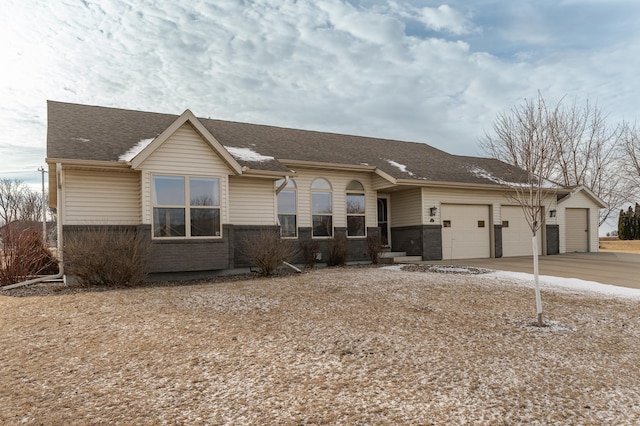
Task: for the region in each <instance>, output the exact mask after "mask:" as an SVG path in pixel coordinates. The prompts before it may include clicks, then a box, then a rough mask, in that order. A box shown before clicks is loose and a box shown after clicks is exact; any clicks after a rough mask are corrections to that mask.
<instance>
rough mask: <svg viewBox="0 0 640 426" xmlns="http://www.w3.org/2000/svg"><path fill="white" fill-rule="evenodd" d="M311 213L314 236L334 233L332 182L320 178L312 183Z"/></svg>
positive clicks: (325, 235)
mask: <svg viewBox="0 0 640 426" xmlns="http://www.w3.org/2000/svg"><path fill="white" fill-rule="evenodd" d="M311 214H312V224H313V234H312V235H313V236H314V237H331V236H332V235H333V200H332V193H331V184H330V183H329V181H328V180H326V179H323V178H318V179H316V180H314V181H313V182H312V183H311Z"/></svg>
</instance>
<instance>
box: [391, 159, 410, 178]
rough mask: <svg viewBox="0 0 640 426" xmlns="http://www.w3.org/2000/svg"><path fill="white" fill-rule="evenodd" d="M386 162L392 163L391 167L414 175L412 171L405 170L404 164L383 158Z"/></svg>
mask: <svg viewBox="0 0 640 426" xmlns="http://www.w3.org/2000/svg"><path fill="white" fill-rule="evenodd" d="M385 161H386V162H387V163H389V164H390V165H392V166H393V167H396V168H398V170H400V171H401V172H403V173H407V174H408V175H409V176H415V174H414V173H412V172H410V171H409V170H407V166H405V165H404V164H400V163H397V162H395V161H393V160H385Z"/></svg>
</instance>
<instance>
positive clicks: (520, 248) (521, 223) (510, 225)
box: [501, 206, 542, 257]
mask: <svg viewBox="0 0 640 426" xmlns="http://www.w3.org/2000/svg"><path fill="white" fill-rule="evenodd" d="M501 218H502V256H504V257H508V256H531V255H532V254H533V248H532V244H531V228H530V227H529V223H528V222H527V219H526V216H525V214H524V211H523V210H522V207H520V206H502V208H501ZM536 237H537V239H538V254H542V230H541V229H540V230H538V233H537V235H536Z"/></svg>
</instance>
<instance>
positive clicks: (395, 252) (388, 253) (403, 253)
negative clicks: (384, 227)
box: [380, 251, 407, 258]
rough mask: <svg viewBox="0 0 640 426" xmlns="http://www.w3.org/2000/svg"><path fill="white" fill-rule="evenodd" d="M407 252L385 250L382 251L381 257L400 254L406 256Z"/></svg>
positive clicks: (398, 255)
mask: <svg viewBox="0 0 640 426" xmlns="http://www.w3.org/2000/svg"><path fill="white" fill-rule="evenodd" d="M406 255H407V252H406V251H383V252H382V253H380V258H383V257H400V256H406Z"/></svg>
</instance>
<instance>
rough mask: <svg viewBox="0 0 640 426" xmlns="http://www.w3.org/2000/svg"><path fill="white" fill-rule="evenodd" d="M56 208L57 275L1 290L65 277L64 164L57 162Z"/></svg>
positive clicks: (5, 288) (2, 288) (3, 288)
mask: <svg viewBox="0 0 640 426" xmlns="http://www.w3.org/2000/svg"><path fill="white" fill-rule="evenodd" d="M56 183H57V185H56V186H57V188H56V195H57V199H56V209H57V214H58V223H57V224H56V226H57V232H58V253H57V254H58V271H59V272H58V273H57V274H55V275H45V276H43V277H38V278H34V279H32V280H28V281H22V282H20V283H15V284H9V285H6V286H4V287H0V290H11V289H14V288H19V287H24V286H28V285H31V284H37V283H41V282H43V281H53V280H58V279H60V278H62V277H64V263H63V261H62V217H63V216H62V164H60V163H56Z"/></svg>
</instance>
